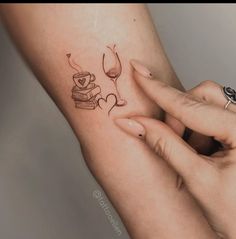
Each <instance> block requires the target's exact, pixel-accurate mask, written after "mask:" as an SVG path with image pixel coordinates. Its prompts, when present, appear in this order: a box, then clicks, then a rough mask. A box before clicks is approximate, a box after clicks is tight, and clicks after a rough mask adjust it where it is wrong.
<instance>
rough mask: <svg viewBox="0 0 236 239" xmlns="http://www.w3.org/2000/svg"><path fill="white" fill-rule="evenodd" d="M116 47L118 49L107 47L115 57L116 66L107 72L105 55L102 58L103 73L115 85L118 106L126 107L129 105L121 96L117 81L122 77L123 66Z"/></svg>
mask: <svg viewBox="0 0 236 239" xmlns="http://www.w3.org/2000/svg"><path fill="white" fill-rule="evenodd" d="M115 47H116V45H114V46H113V47H112V48H111V47H110V46H107V48H108V49H109V50H110V51H111V52H112V54H113V55H114V57H115V66H113V67H111V68H110V69H109V70H107V71H106V70H105V53H104V54H103V58H102V67H103V71H104V73H105V74H106V76H108V77H109V79H110V80H111V81H112V82H113V83H114V85H115V90H116V96H117V106H124V105H126V104H127V102H126V100H124V99H122V98H121V95H120V92H119V90H118V86H117V80H118V78H119V77H120V75H121V72H122V66H121V62H120V58H119V56H118V54H117V52H116V51H115Z"/></svg>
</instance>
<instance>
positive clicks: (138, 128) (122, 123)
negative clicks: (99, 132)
mask: <svg viewBox="0 0 236 239" xmlns="http://www.w3.org/2000/svg"><path fill="white" fill-rule="evenodd" d="M115 123H116V125H117V126H119V127H120V128H121V129H122V130H124V131H125V132H127V133H129V134H131V135H133V136H135V137H137V138H144V136H145V129H144V127H143V126H142V125H141V124H140V123H138V122H137V121H135V120H132V119H115Z"/></svg>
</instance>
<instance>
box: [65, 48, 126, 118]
mask: <svg viewBox="0 0 236 239" xmlns="http://www.w3.org/2000/svg"><path fill="white" fill-rule="evenodd" d="M107 48H108V49H109V50H110V51H111V52H112V54H113V56H114V58H115V65H114V66H113V67H111V68H110V69H109V70H107V71H106V70H105V53H104V54H103V57H102V68H103V71H104V73H105V75H106V76H107V77H109V79H110V80H111V81H112V82H113V84H114V86H115V94H114V93H109V94H108V95H107V96H106V97H105V98H103V97H102V95H101V87H100V86H99V85H97V84H96V83H95V80H96V77H95V75H94V74H93V73H90V72H88V71H84V70H83V69H82V67H81V66H80V65H79V64H77V63H76V62H75V61H74V60H73V59H72V57H71V53H68V54H66V56H67V58H68V63H69V66H70V67H71V68H72V69H73V70H75V71H76V73H75V74H74V75H73V81H74V86H73V88H72V99H73V100H74V102H75V107H76V108H80V109H87V110H94V109H96V107H97V106H99V108H100V109H102V110H104V111H106V112H107V114H108V115H109V114H110V112H111V110H112V109H113V108H114V107H115V106H125V105H126V104H127V102H126V100H124V99H122V98H121V95H120V92H119V90H118V85H117V80H118V78H119V77H120V75H121V72H122V65H121V61H120V58H119V56H118V53H117V52H116V50H115V48H116V45H114V46H113V47H109V46H107Z"/></svg>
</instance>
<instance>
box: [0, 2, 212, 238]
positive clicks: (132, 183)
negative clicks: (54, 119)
mask: <svg viewBox="0 0 236 239" xmlns="http://www.w3.org/2000/svg"><path fill="white" fill-rule="evenodd" d="M1 14H2V17H3V20H4V22H5V23H6V26H7V28H8V29H9V31H10V33H11V35H12V37H13V39H14V40H15V41H16V43H17V45H18V47H19V49H20V50H21V52H22V53H23V55H24V57H25V58H26V60H27V61H28V62H29V64H30V65H31V68H32V69H33V71H34V72H35V74H36V76H37V78H38V79H39V81H40V83H41V84H42V85H43V87H44V88H45V89H46V90H47V92H48V93H49V95H50V96H51V97H52V98H53V100H54V101H55V103H56V104H57V106H58V107H59V108H60V109H61V111H62V113H63V114H64V115H65V117H66V118H67V120H68V122H69V123H70V125H71V127H72V129H73V130H74V132H75V134H76V136H77V137H78V139H79V141H80V144H81V147H82V151H83V155H84V157H85V160H86V163H87V164H88V166H89V168H90V170H91V171H92V173H93V174H94V176H95V177H96V179H97V180H98V181H99V183H100V184H101V185H102V186H103V188H104V190H105V191H106V193H107V195H108V196H109V198H110V199H111V201H112V203H113V205H114V206H115V208H116V209H117V210H118V212H119V214H120V215H121V218H122V219H123V221H124V223H125V225H126V227H127V229H128V232H129V233H130V235H131V236H132V237H133V238H156V237H158V236H159V237H161V238H190V237H191V238H194V237H195V238H214V235H213V233H212V231H211V229H210V228H209V226H208V224H207V222H206V220H205V218H204V217H203V215H202V214H201V212H200V211H199V209H198V207H197V206H196V205H195V203H194V202H193V200H192V199H191V197H190V195H189V194H188V193H187V192H186V191H185V190H182V191H179V190H178V189H177V188H176V173H175V172H174V171H173V170H171V169H170V168H169V166H168V165H167V164H166V163H165V162H164V161H162V160H161V159H160V158H157V157H156V156H155V154H153V153H152V152H151V151H150V150H148V149H147V147H146V146H145V145H144V144H142V143H141V142H139V140H137V139H134V138H132V137H129V136H127V135H126V134H125V133H123V132H121V131H120V130H119V129H118V128H117V127H116V126H115V125H114V123H113V120H112V119H113V118H117V117H123V116H126V117H127V116H132V115H134V114H141V115H145V116H154V115H156V116H158V117H160V116H161V112H160V110H158V109H156V107H155V105H154V104H153V103H152V102H151V101H150V100H149V99H148V98H146V97H145V95H144V94H143V93H142V91H141V90H140V89H139V88H138V87H137V86H136V85H135V83H134V81H133V74H137V73H135V72H133V70H132V68H131V67H130V65H129V60H130V59H131V58H135V59H139V60H140V61H142V62H146V64H147V65H148V66H149V67H150V68H151V69H154V67H155V69H157V70H156V71H154V74H155V75H158V76H159V79H161V80H162V81H165V82H167V83H170V84H172V85H174V86H180V83H179V82H178V81H177V80H176V76H175V74H174V72H173V70H172V68H171V67H170V64H169V63H168V60H167V58H166V56H165V54H164V52H163V50H162V48H161V45H160V41H159V39H158V37H157V35H156V33H155V29H154V27H153V25H152V23H151V19H150V17H149V14H148V12H147V10H146V8H145V7H144V6H143V5H134V4H131V5H112V4H107V5H106V4H101V5H94V4H93V5H92V4H81V5H59V4H58V5H39V4H37V5H15V4H14V5H2V7H1ZM114 44H116V48H115V50H114V51H115V53H117V54H118V56H119V59H120V63H121V67H120V65H119V60H118V59H117V65H116V67H115V61H114V58H113V57H114V56H115V55H114V54H113V53H112V51H111V50H109V49H108V48H107V47H106V46H110V47H111V48H112V47H113V45H114ZM104 53H105V58H104V70H103V67H102V60H103V54H104ZM78 65H79V66H78ZM112 67H115V68H113V70H110V69H112ZM121 69H122V71H121ZM109 70H110V71H109ZM92 74H94V75H95V77H96V79H95V78H94V77H93V76H92ZM119 74H120V76H119ZM86 77H88V78H89V79H87V78H86ZM138 77H141V76H138ZM90 84H95V87H97V88H96V92H97V93H96V92H95V91H93V90H95V87H94V88H93V86H94V85H90ZM116 84H117V89H118V91H119V94H120V97H119V95H118V93H117V92H116V88H115V87H116ZM75 86H76V87H75ZM89 86H91V88H89ZM72 89H74V90H73V92H72V91H71V90H72ZM89 89H90V90H92V92H90V91H89V92H90V93H88V92H87V91H86V90H89ZM85 91H86V92H85ZM98 92H99V93H98ZM81 93H82V94H81ZM72 94H74V99H75V100H74V99H72V98H71V95H72ZM108 95H110V97H107V96H108ZM114 95H115V96H116V97H115V96H114ZM80 97H85V100H84V101H83V102H81V101H82V100H81V98H80ZM86 97H87V98H86ZM93 97H94V99H92V100H91V98H93ZM122 100H123V101H122ZM106 101H107V103H106ZM117 101H119V102H121V103H120V105H119V106H117V104H115V103H117ZM114 104H115V105H114ZM113 106H114V107H113ZM111 108H112V110H111ZM110 110H111V111H110ZM109 111H110V114H109V115H108V113H109ZM139 195H141V196H139ZM169 215H171V216H169ZM176 223H177V225H176ZM167 225H168V229H166V227H167ZM196 228H198V230H197V231H198V233H199V234H196ZM173 235H174V236H173ZM193 235H194V236H193Z"/></svg>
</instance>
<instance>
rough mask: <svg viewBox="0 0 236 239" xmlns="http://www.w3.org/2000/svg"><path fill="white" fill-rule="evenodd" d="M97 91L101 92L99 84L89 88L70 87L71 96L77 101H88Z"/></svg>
mask: <svg viewBox="0 0 236 239" xmlns="http://www.w3.org/2000/svg"><path fill="white" fill-rule="evenodd" d="M99 93H101V88H100V86H94V88H89V89H84V90H81V89H78V87H74V88H73V89H72V98H73V99H74V100H79V101H88V100H90V99H91V98H92V97H94V96H96V95H97V94H99Z"/></svg>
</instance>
